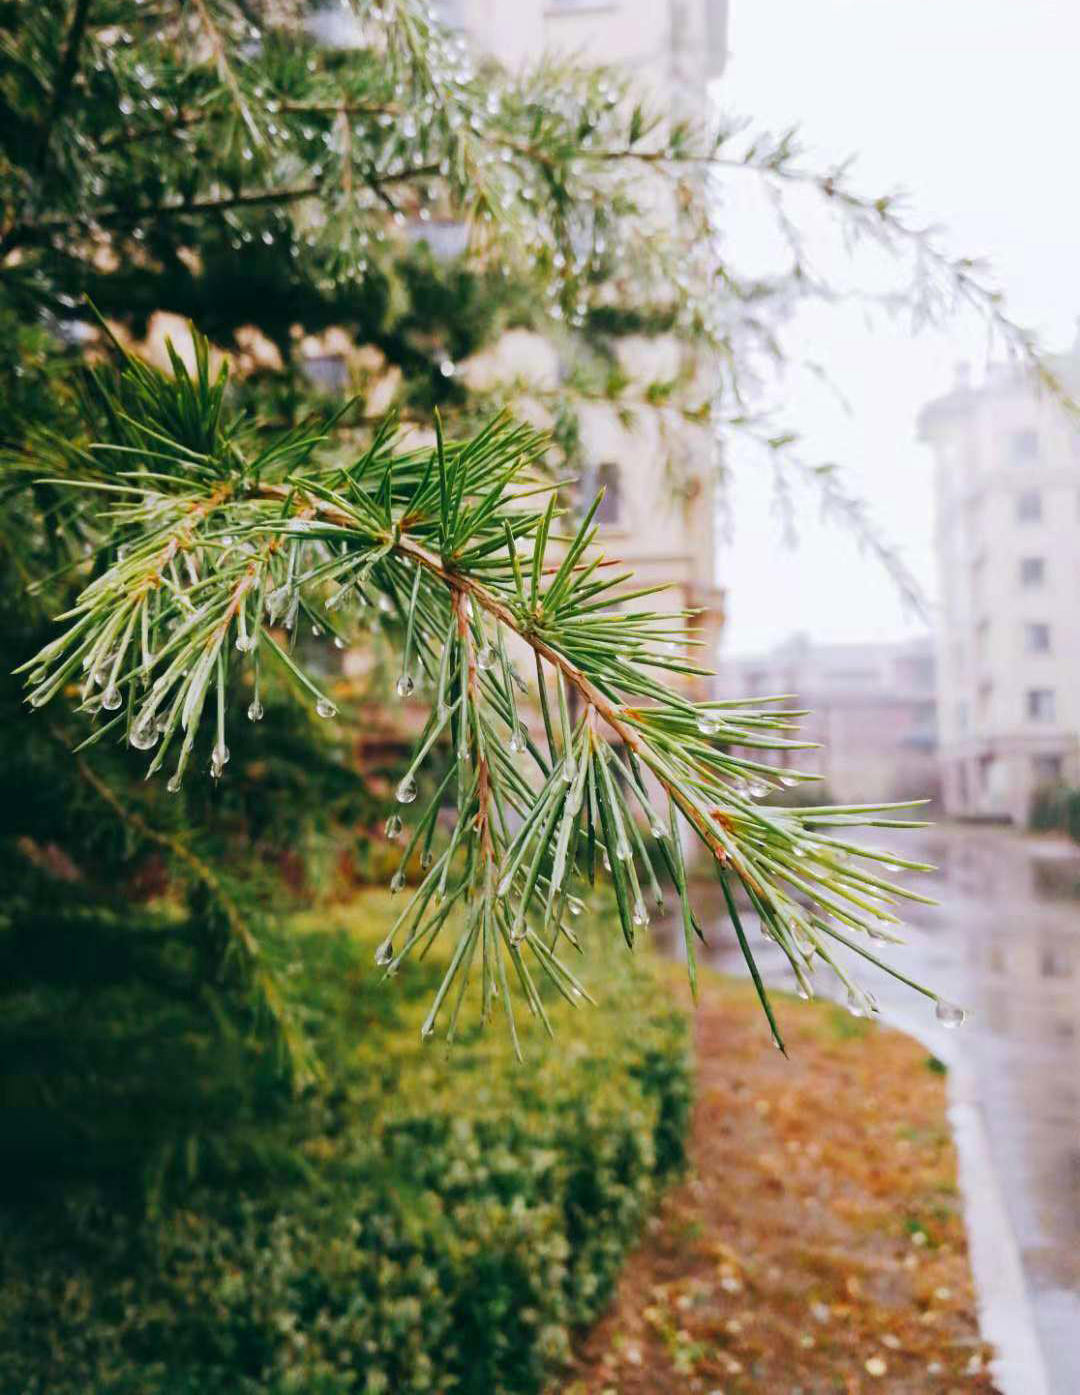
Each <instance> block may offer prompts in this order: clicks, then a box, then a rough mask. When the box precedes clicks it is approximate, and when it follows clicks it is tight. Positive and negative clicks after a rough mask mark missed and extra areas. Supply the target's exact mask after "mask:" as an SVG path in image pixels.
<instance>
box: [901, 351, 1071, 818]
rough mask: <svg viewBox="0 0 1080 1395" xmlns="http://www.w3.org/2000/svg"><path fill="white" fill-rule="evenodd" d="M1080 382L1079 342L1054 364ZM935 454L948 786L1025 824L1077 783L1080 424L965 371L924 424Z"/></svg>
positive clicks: (1014, 386) (957, 806) (964, 809)
mask: <svg viewBox="0 0 1080 1395" xmlns="http://www.w3.org/2000/svg"><path fill="white" fill-rule="evenodd" d="M1056 367H1057V370H1058V372H1059V374H1060V375H1061V377H1062V378H1063V379H1064V381H1065V384H1066V386H1067V387H1068V388H1069V389H1070V390H1071V391H1072V392H1073V393H1075V392H1076V390H1077V388H1078V387H1080V339H1078V342H1077V344H1076V345H1075V346H1074V348H1073V350H1072V352H1071V353H1070V354H1068V355H1066V356H1064V357H1063V358H1062V359H1061V360H1059V361H1058V363H1057V364H1056ZM919 428H920V434H921V436H922V439H923V440H924V441H926V442H928V444H929V445H930V446H931V448H932V449H933V452H934V457H935V509H936V524H935V547H936V552H937V560H938V570H939V578H940V602H941V622H940V630H939V647H938V675H939V712H940V727H941V761H942V783H943V792H944V800H945V807H946V810H947V812H948V813H950V814H955V815H957V816H967V817H972V816H981V817H994V818H1007V819H1010V820H1012V821H1013V822H1015V823H1024V822H1026V820H1027V818H1028V814H1029V811H1030V806H1031V800H1032V797H1033V795H1034V793H1035V791H1036V790H1037V789H1039V788H1040V787H1041V786H1045V785H1049V784H1054V783H1057V782H1059V781H1062V780H1065V781H1068V782H1070V783H1072V784H1077V783H1080V546H1078V545H1080V430H1078V429H1077V427H1076V425H1075V424H1074V423H1072V422H1070V421H1069V419H1068V418H1067V417H1066V415H1065V413H1064V412H1063V411H1062V409H1061V408H1060V406H1059V405H1057V404H1056V403H1055V402H1053V401H1051V400H1050V399H1049V398H1045V397H1043V398H1040V397H1039V396H1038V395H1036V393H1035V391H1034V390H1033V388H1032V387H1031V385H1030V384H1029V383H1028V382H1026V381H1025V380H1024V379H1023V378H1022V377H1021V376H1020V375H1019V374H1018V373H1016V372H1014V371H1011V370H1008V369H1005V368H991V369H990V370H989V371H988V373H987V376H986V379H985V381H984V382H983V383H982V384H981V385H978V386H976V385H974V384H973V383H972V382H971V380H970V377H969V375H968V374H967V372H966V371H964V372H962V373H961V375H960V376H959V378H958V381H957V383H956V386H955V387H954V389H953V391H952V392H950V393H949V394H947V395H946V396H944V397H941V398H938V399H937V400H936V401H934V402H931V403H929V404H928V406H927V407H926V408H925V409H924V410H923V412H922V414H921V416H920V419H919Z"/></svg>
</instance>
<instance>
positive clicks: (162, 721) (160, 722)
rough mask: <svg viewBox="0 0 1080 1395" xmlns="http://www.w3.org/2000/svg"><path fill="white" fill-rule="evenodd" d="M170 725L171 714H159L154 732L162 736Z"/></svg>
mask: <svg viewBox="0 0 1080 1395" xmlns="http://www.w3.org/2000/svg"><path fill="white" fill-rule="evenodd" d="M168 725H169V714H168V713H167V712H159V713H158V715H157V716H156V717H155V718H154V730H155V731H156V732H157V734H158V735H159V736H160V735H161V734H162V733H163V732H164V731H165V728H166V727H167V726H168Z"/></svg>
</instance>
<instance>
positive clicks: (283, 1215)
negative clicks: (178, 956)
mask: <svg viewBox="0 0 1080 1395" xmlns="http://www.w3.org/2000/svg"><path fill="white" fill-rule="evenodd" d="M349 915H350V917H351V919H352V921H353V924H352V925H351V926H350V928H349V930H348V931H340V930H339V931H336V932H335V931H323V930H317V931H310V930H308V931H304V932H303V933H302V940H301V942H302V944H303V946H304V952H303V955H302V964H303V968H302V974H303V976H304V988H305V997H306V999H307V1000H308V1001H310V1003H311V1004H312V1007H311V1011H312V1026H313V1029H314V1031H315V1034H316V1036H317V1038H318V1040H319V1043H320V1048H321V1051H322V1054H323V1058H324V1060H327V1061H329V1063H330V1069H329V1071H328V1076H327V1080H326V1081H325V1082H324V1083H323V1084H322V1085H321V1086H320V1087H319V1088H318V1089H316V1090H313V1091H311V1092H310V1093H309V1094H308V1095H307V1096H306V1097H305V1098H304V1099H302V1100H299V1101H297V1102H296V1104H295V1106H293V1107H292V1108H290V1109H288V1110H285V1111H283V1112H280V1113H279V1116H278V1117H277V1118H275V1120H274V1121H273V1123H268V1124H267V1125H266V1127H265V1129H264V1130H263V1132H262V1134H261V1135H257V1136H254V1137H249V1138H248V1146H247V1147H246V1149H245V1150H243V1157H244V1163H243V1167H242V1168H240V1167H239V1165H237V1170H235V1171H233V1172H232V1173H230V1171H229V1168H228V1166H227V1165H225V1164H221V1163H218V1164H217V1165H216V1167H217V1170H216V1172H215V1173H214V1175H213V1176H212V1177H210V1178H204V1179H203V1180H201V1181H198V1182H196V1183H194V1184H192V1186H191V1187H190V1188H189V1189H188V1190H187V1192H186V1193H185V1194H184V1195H182V1197H180V1198H179V1199H178V1200H174V1201H172V1202H171V1203H170V1204H169V1205H168V1206H167V1207H166V1206H162V1207H160V1208H159V1211H158V1214H156V1215H154V1216H147V1215H146V1213H145V1211H144V1210H139V1209H138V1208H136V1207H134V1206H127V1207H126V1206H124V1205H122V1204H120V1203H119V1202H118V1201H117V1198H116V1197H115V1195H113V1196H110V1195H109V1194H108V1193H106V1192H105V1191H104V1190H102V1189H101V1188H100V1187H95V1186H91V1185H85V1184H80V1186H79V1187H78V1189H77V1190H74V1189H73V1188H72V1187H71V1186H70V1185H69V1186H68V1187H67V1188H66V1190H65V1191H64V1193H63V1195H62V1197H60V1198H56V1197H53V1198H52V1199H51V1200H50V1202H49V1204H48V1205H44V1204H40V1203H39V1204H37V1205H35V1206H31V1207H25V1206H22V1207H18V1208H13V1209H10V1210H9V1211H8V1212H7V1213H6V1214H5V1216H4V1218H3V1229H2V1231H0V1266H2V1267H0V1389H2V1390H4V1391H7V1390H12V1391H16V1390H17V1391H19V1392H20V1395H35V1393H36V1392H40V1393H41V1395H46V1392H47V1393H48V1395H69V1392H70V1395H76V1392H77V1395H91V1392H93V1393H94V1395H96V1393H97V1392H109V1393H110V1395H113V1393H114V1392H115V1395H121V1392H122V1393H123V1395H225V1392H228V1395H247V1393H248V1392H251V1395H254V1392H259V1395H277V1393H278V1392H282V1395H283V1393H284V1392H286V1391H296V1392H303V1395H339V1392H342V1393H343V1392H353V1391H357V1392H368V1393H369V1395H374V1392H382V1391H386V1392H393V1393H394V1395H407V1393H408V1392H429V1391H430V1392H434V1391H439V1392H442V1391H451V1390H452V1391H455V1392H467V1395H497V1393H498V1392H515V1395H516V1393H517V1392H530V1391H537V1390H539V1389H540V1388H541V1387H542V1386H543V1385H544V1383H545V1381H546V1380H547V1379H548V1378H549V1377H550V1376H551V1375H552V1373H553V1372H554V1371H556V1370H557V1369H558V1367H559V1365H560V1363H561V1362H562V1361H563V1359H564V1358H565V1357H566V1355H567V1352H568V1347H569V1341H570V1337H571V1333H572V1331H573V1329H574V1328H575V1327H576V1326H577V1325H579V1324H581V1323H584V1322H586V1321H587V1320H588V1319H589V1318H590V1317H592V1316H593V1315H594V1314H595V1313H596V1312H597V1310H598V1309H599V1307H600V1305H601V1304H602V1303H603V1301H604V1299H605V1297H606V1295H607V1294H608V1293H609V1291H610V1289H611V1286H612V1283H613V1280H614V1278H615V1276H616V1274H617V1272H618V1269H619V1266H620V1263H621V1261H622V1259H623V1257H624V1256H625V1254H626V1251H627V1248H628V1246H630V1245H631V1244H632V1242H633V1241H634V1239H635V1237H636V1236H637V1234H638V1232H639V1229H640V1227H641V1223H642V1220H643V1218H644V1217H645V1216H646V1214H647V1213H648V1211H649V1209H650V1207H651V1206H652V1205H653V1203H654V1202H655V1199H656V1197H657V1194H658V1191H659V1189H660V1188H661V1187H662V1186H663V1185H664V1183H665V1181H666V1179H667V1178H668V1177H669V1176H671V1175H672V1174H673V1173H674V1172H675V1171H676V1170H677V1169H678V1168H679V1167H680V1166H681V1165H682V1163H683V1161H684V1151H683V1149H684V1137H685V1133H686V1128H687V1123H688V1117H689V1109H690V1096H691V1080H690V1065H689V1058H688V1043H687V1031H686V1024H685V1021H684V1018H683V1016H682V1015H681V1014H680V1013H677V1012H675V1011H674V1010H673V1009H671V1008H670V1007H668V1006H664V1004H665V1003H667V1002H668V996H667V995H666V994H665V993H663V992H658V991H656V983H655V980H654V979H653V977H652V974H653V972H654V971H653V970H651V969H650V968H649V966H648V963H647V961H646V960H644V959H643V958H641V957H638V958H636V959H634V960H633V961H631V960H630V958H629V956H627V955H625V954H622V953H620V952H618V950H616V951H615V953H613V954H611V955H610V956H609V955H604V956H603V958H602V960H601V959H600V958H599V957H598V960H597V964H596V967H595V970H594V972H593V973H592V974H591V975H589V973H588V971H589V969H590V967H592V966H591V965H590V964H586V966H585V971H586V974H587V976H589V977H590V978H591V980H592V983H593V984H594V985H596V983H597V981H598V979H599V978H600V974H599V968H600V964H601V963H602V964H603V966H604V968H603V979H602V982H601V983H600V986H599V988H597V991H598V993H599V996H600V998H601V1006H600V1007H599V1008H596V1009H586V1010H583V1011H581V1012H574V1011H573V1010H572V1009H570V1008H569V1007H568V1006H566V1005H562V1004H554V1003H553V1004H552V1012H553V1017H554V1020H555V1024H556V1028H557V1036H556V1039H555V1040H554V1042H552V1043H550V1044H545V1043H544V1042H543V1041H542V1040H541V1038H540V1037H539V1036H538V1035H537V1034H530V1035H529V1038H528V1045H527V1048H526V1049H527V1056H528V1060H527V1064H526V1066H524V1067H518V1066H516V1065H515V1064H514V1062H513V1059H512V1057H511V1054H510V1051H509V1047H508V1043H507V1042H506V1040H505V1035H504V1032H503V1030H502V1024H501V1023H497V1024H493V1026H492V1027H491V1028H489V1029H488V1031H487V1032H486V1033H485V1034H484V1035H483V1036H477V1035H474V1036H473V1037H472V1038H471V1039H470V1038H469V1037H466V1038H464V1039H463V1040H462V1043H461V1045H460V1047H457V1048H455V1050H454V1052H453V1053H452V1054H451V1055H450V1056H449V1058H447V1056H446V1053H445V1051H444V1050H443V1049H441V1048H439V1047H434V1048H432V1047H423V1046H421V1045H420V1042H419V1024H420V1021H421V1020H422V1017H423V1014H424V1012H425V1010H426V1006H427V1002H428V999H429V996H430V993H431V990H432V987H433V985H434V983H435V982H436V981H437V977H438V973H439V967H438V965H437V964H429V963H425V964H424V965H421V966H419V967H418V969H417V970H416V971H415V972H414V973H411V974H403V975H402V978H401V980H399V981H398V982H397V983H395V984H392V985H386V984H380V983H379V981H378V972H377V971H376V970H375V969H374V967H373V966H372V963H371V949H372V946H373V945H374V943H375V942H376V941H377V939H378V937H379V935H380V934H381V932H382V930H383V928H384V926H385V923H386V907H385V898H379V897H375V898H366V899H365V901H364V903H363V908H362V909H360V910H354V911H350V912H349ZM600 933H607V932H606V931H605V930H604V928H603V927H602V926H597V927H595V928H594V930H593V934H595V935H598V934H600ZM256 1157H258V1158H262V1159H264V1160H265V1161H264V1162H263V1163H262V1164H261V1165H260V1166H256V1165H254V1164H253V1162H252V1159H253V1158H256Z"/></svg>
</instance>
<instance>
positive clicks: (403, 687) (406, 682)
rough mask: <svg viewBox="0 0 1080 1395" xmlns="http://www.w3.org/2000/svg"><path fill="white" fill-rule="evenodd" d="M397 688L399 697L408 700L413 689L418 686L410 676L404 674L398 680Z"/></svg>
mask: <svg viewBox="0 0 1080 1395" xmlns="http://www.w3.org/2000/svg"><path fill="white" fill-rule="evenodd" d="M395 687H396V689H397V695H398V697H400V698H407V697H409V696H410V694H411V693H412V691H413V689H414V688H415V687H416V684H415V683H414V682H413V680H412V677H411V675H410V674H408V673H403V674H402V675H401V677H400V678H399V679H398V681H397V683H396V684H395Z"/></svg>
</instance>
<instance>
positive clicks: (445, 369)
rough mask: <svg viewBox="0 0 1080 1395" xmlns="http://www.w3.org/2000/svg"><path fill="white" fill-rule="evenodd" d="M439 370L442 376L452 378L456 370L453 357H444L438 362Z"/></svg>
mask: <svg viewBox="0 0 1080 1395" xmlns="http://www.w3.org/2000/svg"><path fill="white" fill-rule="evenodd" d="M439 372H440V373H441V374H442V375H443V377H444V378H452V377H453V376H454V374H455V373H456V372H457V365H456V364H455V363H454V361H453V359H450V358H444V359H443V361H442V363H440V364H439Z"/></svg>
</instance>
